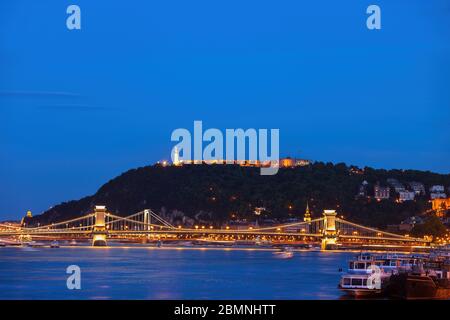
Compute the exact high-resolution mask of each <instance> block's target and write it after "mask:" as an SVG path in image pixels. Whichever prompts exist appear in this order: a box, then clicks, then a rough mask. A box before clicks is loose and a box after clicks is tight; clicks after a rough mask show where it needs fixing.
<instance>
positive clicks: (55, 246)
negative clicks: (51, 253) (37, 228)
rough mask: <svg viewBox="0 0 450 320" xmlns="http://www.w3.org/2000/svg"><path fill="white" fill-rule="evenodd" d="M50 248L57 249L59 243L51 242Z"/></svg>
mask: <svg viewBox="0 0 450 320" xmlns="http://www.w3.org/2000/svg"><path fill="white" fill-rule="evenodd" d="M50 248H59V242H58V241H52V243H50Z"/></svg>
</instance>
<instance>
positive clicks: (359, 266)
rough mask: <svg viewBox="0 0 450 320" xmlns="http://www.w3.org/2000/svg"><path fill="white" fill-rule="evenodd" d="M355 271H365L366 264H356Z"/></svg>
mask: <svg viewBox="0 0 450 320" xmlns="http://www.w3.org/2000/svg"><path fill="white" fill-rule="evenodd" d="M356 269H366V264H365V263H364V262H358V263H357V264H356Z"/></svg>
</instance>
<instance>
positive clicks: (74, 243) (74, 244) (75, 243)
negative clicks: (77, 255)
mask: <svg viewBox="0 0 450 320" xmlns="http://www.w3.org/2000/svg"><path fill="white" fill-rule="evenodd" d="M77 244H78V243H77V242H76V241H75V239H72V240H70V242H69V246H76V245H77Z"/></svg>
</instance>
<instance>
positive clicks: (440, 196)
mask: <svg viewBox="0 0 450 320" xmlns="http://www.w3.org/2000/svg"><path fill="white" fill-rule="evenodd" d="M445 198H447V195H446V194H445V193H443V192H432V193H430V199H431V200H434V199H445Z"/></svg>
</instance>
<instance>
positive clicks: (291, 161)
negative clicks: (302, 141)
mask: <svg viewBox="0 0 450 320" xmlns="http://www.w3.org/2000/svg"><path fill="white" fill-rule="evenodd" d="M279 163H280V168H293V167H302V166H308V165H310V164H311V161H309V160H305V159H296V158H291V157H286V158H281V159H280V162H279Z"/></svg>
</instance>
